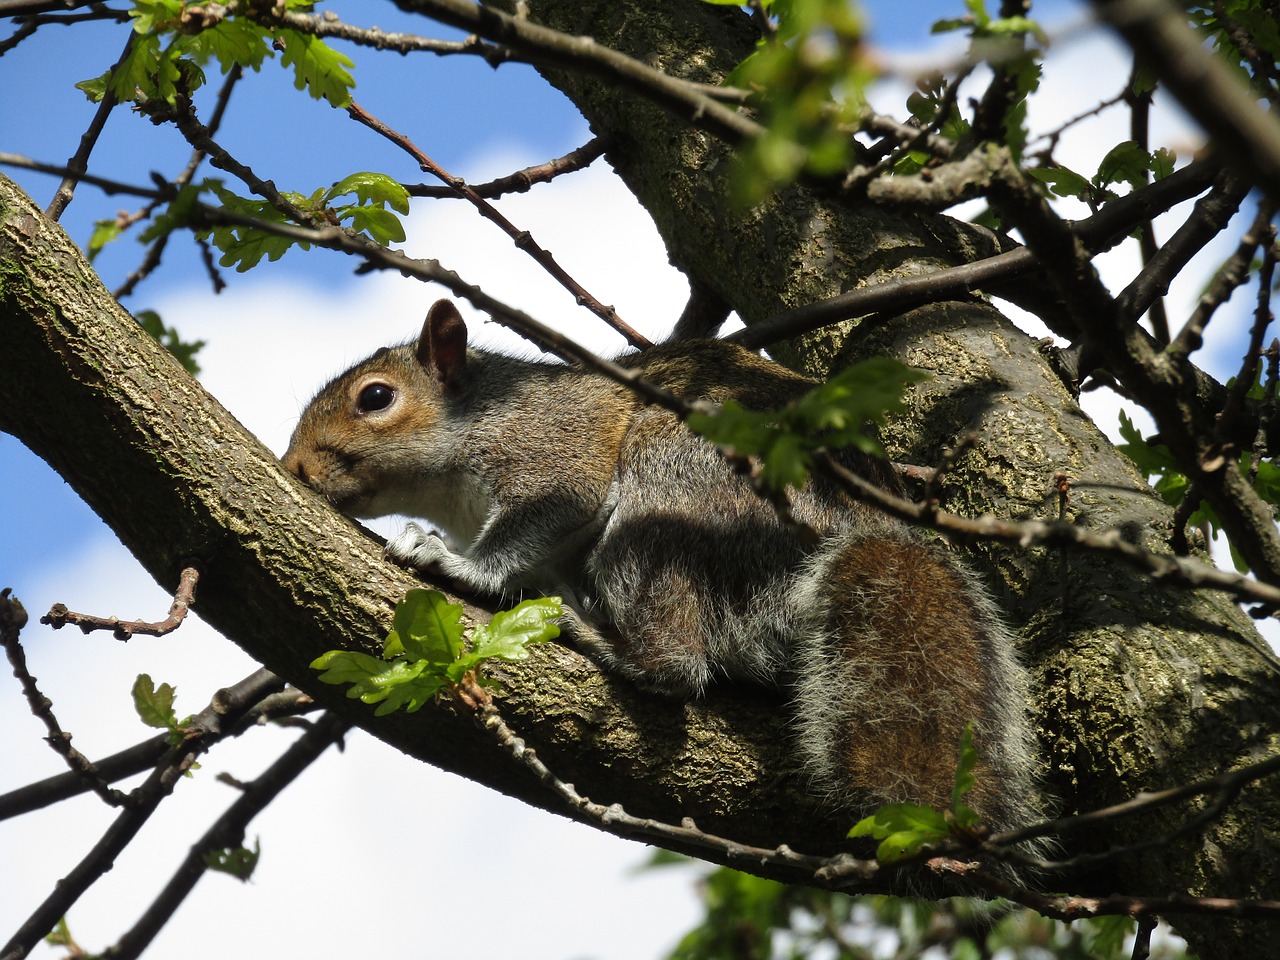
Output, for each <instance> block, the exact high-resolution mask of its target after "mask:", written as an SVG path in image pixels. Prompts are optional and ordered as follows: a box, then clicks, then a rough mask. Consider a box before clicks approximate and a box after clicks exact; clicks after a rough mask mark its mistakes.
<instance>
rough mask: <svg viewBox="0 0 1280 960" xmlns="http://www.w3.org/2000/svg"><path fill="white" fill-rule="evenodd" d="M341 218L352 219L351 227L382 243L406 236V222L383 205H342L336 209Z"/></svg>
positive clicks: (394, 241)
mask: <svg viewBox="0 0 1280 960" xmlns="http://www.w3.org/2000/svg"><path fill="white" fill-rule="evenodd" d="M336 212H337V214H338V219H339V220H350V221H351V228H352V229H353V230H355V231H356V232H357V233H365V234H368V235H369V238H370V239H372V240H374V241H376V242H378V243H380V244H382V245H383V246H384V247H385V246H386V245H387V244H389V243H400V242H401V241H402V240H404V238H405V232H404V224H402V223H401V222H400V218H399V217H397V216H396V215H395V214H394V213H392V212H391V211H390V210H383V209H382V208H381V207H340V208H338V210H337V211H336Z"/></svg>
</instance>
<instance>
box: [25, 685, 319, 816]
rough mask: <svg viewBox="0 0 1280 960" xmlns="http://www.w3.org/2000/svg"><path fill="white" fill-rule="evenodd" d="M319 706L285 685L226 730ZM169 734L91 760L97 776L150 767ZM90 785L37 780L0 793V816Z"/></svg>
mask: <svg viewBox="0 0 1280 960" xmlns="http://www.w3.org/2000/svg"><path fill="white" fill-rule="evenodd" d="M317 709H319V707H318V706H317V705H316V703H315V701H313V700H312V699H311V698H310V697H309V696H307V694H305V693H303V692H301V691H300V690H295V689H293V688H288V689H285V690H281V691H280V692H279V693H272V694H269V695H268V696H265V697H263V698H262V699H261V700H259V701H258V702H257V703H255V704H254V705H253V707H252V708H251V709H250V710H249V711H248V712H247V713H246V714H245V715H244V716H243V717H242V718H241V719H240V720H239V721H238V722H237V723H235V724H233V725H231V727H230V729H229V730H228V731H227V736H231V737H238V736H240V735H241V734H243V733H244V732H245V731H247V730H250V729H253V728H255V727H260V726H262V725H264V724H266V723H268V722H269V721H273V720H275V721H281V722H283V721H285V720H286V719H288V718H292V717H299V716H302V715H304V714H306V713H310V712H311V711H313V710H317ZM170 746H171V744H170V743H169V734H167V733H160V734H157V735H156V736H154V737H151V738H150V739H147V740H144V741H142V742H141V743H136V744H134V745H133V746H132V747H126V748H125V749H124V750H120V751H118V752H116V753H113V754H111V755H110V756H107V757H103V758H102V759H101V760H98V761H96V762H95V763H94V769H95V770H96V772H97V775H98V777H99V778H100V779H102V780H103V781H105V782H106V783H115V782H117V781H120V780H123V779H125V778H126V777H131V776H133V775H135V774H138V773H142V772H144V771H146V770H150V769H151V768H153V767H154V766H155V765H156V764H157V763H158V762H159V761H160V758H161V757H162V756H164V754H165V752H166V751H167V750H168V749H169V747H170ZM91 789H92V785H91V784H89V783H86V782H85V779H84V778H83V777H81V776H80V775H79V774H77V773H75V772H67V773H61V774H57V775H55V776H52V777H46V778H45V779H43V780H37V781H36V782H35V783H29V784H26V785H25V786H21V787H18V788H17V789H16V790H10V791H9V792H8V793H4V794H0V820H8V819H11V818H13V817H18V816H21V815H22V814H24V813H30V812H31V811H32V810H42V809H44V808H45V807H50V806H53V805H54V804H55V803H60V802H61V801H63V800H69V799H70V798H72V797H78V796H79V795H80V794H82V793H85V792H87V791H89V790H91Z"/></svg>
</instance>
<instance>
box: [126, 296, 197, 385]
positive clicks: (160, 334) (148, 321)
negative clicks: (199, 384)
mask: <svg viewBox="0 0 1280 960" xmlns="http://www.w3.org/2000/svg"><path fill="white" fill-rule="evenodd" d="M134 319H136V320H137V321H138V323H140V324H141V325H142V329H143V330H145V331H147V333H149V334H151V336H153V337H155V338H156V340H158V341H159V342H160V343H161V344H162V345H163V346H164V348H165V349H166V350H168V351H169V352H170V353H171V354H173V356H174V358H175V359H176V360H177V361H178V362H179V363H181V364H182V366H183V367H184V368H185V369H186V371H187V373H189V374H191V375H192V376H193V377H196V376H199V375H200V364H199V363H197V362H196V354H197V353H199V352H200V351H201V350H202V349H204V346H205V343H206V341H204V340H190V341H186V340H183V339H182V338H181V337H180V336H179V335H178V331H177V330H175V329H174V328H173V327H166V326H165V325H164V321H163V320H161V319H160V314H158V313H156V312H155V311H154V310H139V311H138V312H137V313H136V314H134Z"/></svg>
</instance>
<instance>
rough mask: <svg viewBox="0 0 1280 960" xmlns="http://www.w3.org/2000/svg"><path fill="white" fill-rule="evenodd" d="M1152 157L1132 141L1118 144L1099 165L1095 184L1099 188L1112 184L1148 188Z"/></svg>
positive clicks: (1094, 180) (1094, 179)
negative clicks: (1126, 184)
mask: <svg viewBox="0 0 1280 960" xmlns="http://www.w3.org/2000/svg"><path fill="white" fill-rule="evenodd" d="M1151 166H1152V164H1151V155H1150V154H1148V153H1147V151H1145V150H1143V149H1142V148H1141V147H1140V146H1138V144H1137V143H1135V142H1134V141H1132V140H1125V141H1122V142H1121V143H1118V144H1116V145H1115V146H1114V147H1112V148H1111V150H1110V151H1108V152H1107V155H1106V156H1105V157H1103V158H1102V162H1101V163H1100V164H1098V172H1097V174H1096V175H1095V176H1094V178H1093V182H1094V183H1095V184H1096V185H1098V186H1106V185H1107V184H1110V183H1128V184H1129V185H1130V186H1133V187H1142V186H1146V183H1147V173H1148V171H1150V169H1151Z"/></svg>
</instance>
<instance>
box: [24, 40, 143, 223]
mask: <svg viewBox="0 0 1280 960" xmlns="http://www.w3.org/2000/svg"><path fill="white" fill-rule="evenodd" d="M136 36H137V34H135V33H134V32H133V31H132V30H130V31H129V36H128V37H126V38H125V41H124V49H123V50H121V51H120V57H119V58H118V59H117V60H116V62H115V64H114V65H113V66H112V67H111V73H112V74H114V73H115V71H116V70H117V69H119V67H120V65H121V64H122V63H124V61H125V58H126V57H128V56H129V51H130V50H132V49H133V41H134V37H136ZM115 105H116V96H115V94H114V93H112V92H111V85H110V84H108V85H107V89H106V91H105V92H104V93H103V95H102V101H101V102H100V103H99V104H98V109H97V110H96V111H94V114H93V119H92V120H91V121H89V129H87V130H86V131H85V132H84V135H83V136H81V137H80V146H79V147H78V148H77V149H76V152H75V153H74V154H72V156H71V159H69V160H68V161H67V166H68V167H69V168H70V169H71V171H72V172H73V174H80V173H83V172H84V171H85V170H86V169H88V166H89V154H91V153H92V152H93V148H94V146H95V145H96V144H97V142H98V136H99V135H100V134H101V133H102V128H103V127H105V126H106V124H107V117H109V116H110V115H111V111H112V110H113V109H115ZM77 182H78V179H77V177H76V176H74V175H73V176H67V177H65V178H64V179H63V181H62V183H60V184H59V185H58V189H57V190H55V191H54V194H53V199H52V200H50V201H49V206H48V207H46V208H45V211H44V215H45V216H46V217H48V218H49V219H50V220H57V219H58V218H59V217H61V216H62V211H64V210H65V209H67V204H69V203H70V202H71V198H72V197H73V196H74V195H75V192H76V183H77Z"/></svg>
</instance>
